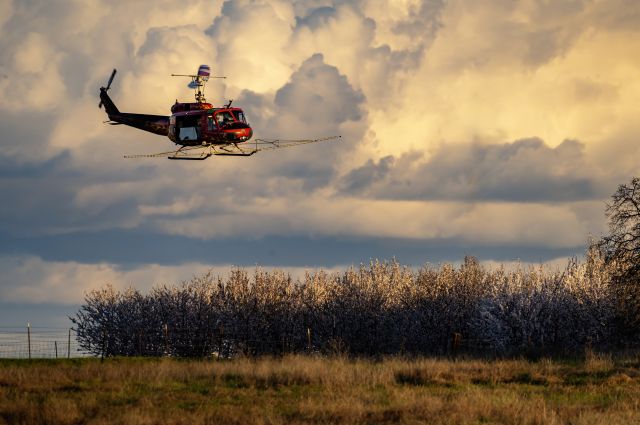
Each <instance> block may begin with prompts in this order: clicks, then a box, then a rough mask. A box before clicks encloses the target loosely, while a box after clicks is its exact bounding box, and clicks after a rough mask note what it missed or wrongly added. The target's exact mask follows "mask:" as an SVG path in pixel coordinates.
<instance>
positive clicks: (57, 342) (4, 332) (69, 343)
mask: <svg viewBox="0 0 640 425" xmlns="http://www.w3.org/2000/svg"><path fill="white" fill-rule="evenodd" d="M88 356H91V354H90V353H87V352H86V351H84V350H82V349H81V348H80V346H79V344H78V341H77V337H76V333H75V331H74V329H73V328H58V327H47V326H31V325H27V326H22V327H19V326H0V358H4V359H47V358H48V359H56V358H57V359H62V358H76V357H88Z"/></svg>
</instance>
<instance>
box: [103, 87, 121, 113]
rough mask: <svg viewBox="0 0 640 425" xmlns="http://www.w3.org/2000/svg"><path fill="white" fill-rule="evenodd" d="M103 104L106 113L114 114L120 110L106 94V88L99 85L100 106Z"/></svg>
mask: <svg viewBox="0 0 640 425" xmlns="http://www.w3.org/2000/svg"><path fill="white" fill-rule="evenodd" d="M102 105H104V110H105V111H106V112H107V115H115V114H119V113H120V111H119V110H118V107H117V106H116V104H115V103H113V100H111V98H110V97H109V95H108V94H107V89H105V88H104V87H100V106H102Z"/></svg>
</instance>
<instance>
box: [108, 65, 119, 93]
mask: <svg viewBox="0 0 640 425" xmlns="http://www.w3.org/2000/svg"><path fill="white" fill-rule="evenodd" d="M116 72H117V71H116V69H115V68H114V69H113V72H112V73H111V77H109V82H108V83H107V88H106V90H109V89H110V88H111V83H112V82H113V78H114V77H115V76H116Z"/></svg>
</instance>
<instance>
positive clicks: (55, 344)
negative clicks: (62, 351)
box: [53, 341, 58, 359]
mask: <svg viewBox="0 0 640 425" xmlns="http://www.w3.org/2000/svg"><path fill="white" fill-rule="evenodd" d="M53 346H54V347H55V350H56V359H57V358H58V341H53Z"/></svg>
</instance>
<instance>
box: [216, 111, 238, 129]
mask: <svg viewBox="0 0 640 425" xmlns="http://www.w3.org/2000/svg"><path fill="white" fill-rule="evenodd" d="M233 121H235V120H234V119H233V115H232V114H231V112H229V111H222V112H218V113H217V114H216V122H217V123H218V125H219V126H223V125H227V124H230V123H232V122H233Z"/></svg>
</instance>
